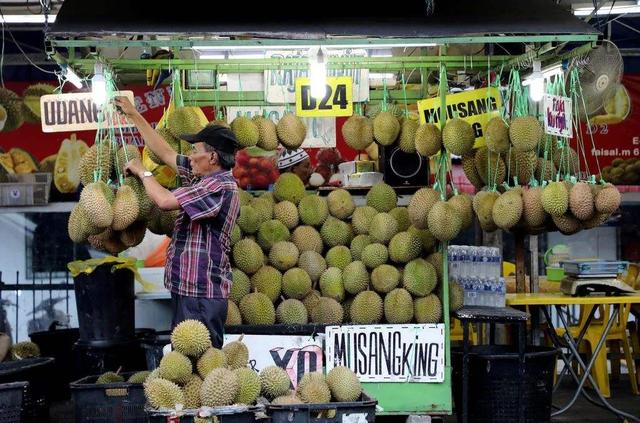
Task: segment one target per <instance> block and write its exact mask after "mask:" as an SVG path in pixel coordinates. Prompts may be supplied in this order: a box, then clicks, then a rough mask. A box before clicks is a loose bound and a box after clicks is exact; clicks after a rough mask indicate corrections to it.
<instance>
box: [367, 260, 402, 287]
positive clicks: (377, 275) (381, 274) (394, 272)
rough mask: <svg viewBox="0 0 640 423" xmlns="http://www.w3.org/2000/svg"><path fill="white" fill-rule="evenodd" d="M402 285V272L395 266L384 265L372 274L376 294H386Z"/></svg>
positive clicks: (372, 283)
mask: <svg viewBox="0 0 640 423" xmlns="http://www.w3.org/2000/svg"><path fill="white" fill-rule="evenodd" d="M399 283H400V272H399V271H398V269H397V268H395V267H394V266H391V265H388V264H383V265H380V266H378V267H376V268H375V269H373V272H371V285H372V286H373V289H375V290H376V292H379V293H380V294H386V293H387V292H390V291H391V290H393V289H394V288H395V287H396V286H398V284H399Z"/></svg>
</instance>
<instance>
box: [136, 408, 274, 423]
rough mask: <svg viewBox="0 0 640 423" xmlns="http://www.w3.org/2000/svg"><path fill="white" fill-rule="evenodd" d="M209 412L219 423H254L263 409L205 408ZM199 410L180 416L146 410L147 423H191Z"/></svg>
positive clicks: (189, 411) (183, 413)
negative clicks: (257, 414)
mask: <svg viewBox="0 0 640 423" xmlns="http://www.w3.org/2000/svg"><path fill="white" fill-rule="evenodd" d="M206 409H207V410H209V411H211V415H212V416H216V417H217V418H218V421H219V422H220V423H253V422H255V421H256V413H258V412H262V411H264V407H263V406H260V405H257V406H250V407H247V406H238V405H231V406H227V407H215V408H206ZM198 412H199V410H184V411H183V412H182V413H180V414H181V415H180V416H177V415H175V413H174V412H172V411H160V410H151V409H147V415H148V416H149V423H193V420H194V417H196V416H197V415H198Z"/></svg>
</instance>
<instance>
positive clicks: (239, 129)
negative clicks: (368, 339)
mask: <svg viewBox="0 0 640 423" xmlns="http://www.w3.org/2000/svg"><path fill="white" fill-rule="evenodd" d="M231 131H232V132H233V134H234V135H235V136H236V140H237V141H238V144H239V145H240V146H241V147H253V146H254V145H256V144H257V143H258V139H259V138H260V132H259V130H258V126H257V125H256V123H255V121H254V120H251V119H250V118H248V117H246V116H238V117H237V118H235V119H234V120H233V121H232V122H231Z"/></svg>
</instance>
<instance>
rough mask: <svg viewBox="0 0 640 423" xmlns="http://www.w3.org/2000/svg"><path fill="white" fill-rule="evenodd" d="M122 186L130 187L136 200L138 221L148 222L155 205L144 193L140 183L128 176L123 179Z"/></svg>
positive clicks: (138, 180)
mask: <svg viewBox="0 0 640 423" xmlns="http://www.w3.org/2000/svg"><path fill="white" fill-rule="evenodd" d="M124 185H128V186H130V187H131V189H133V192H134V193H135V195H136V198H137V199H138V220H139V221H146V220H148V219H149V217H151V213H152V210H153V208H154V206H155V203H154V202H153V200H152V199H151V198H150V197H149V195H148V194H147V192H146V191H145V189H144V185H143V184H142V181H141V180H140V179H138V178H136V177H133V176H129V177H126V178H124Z"/></svg>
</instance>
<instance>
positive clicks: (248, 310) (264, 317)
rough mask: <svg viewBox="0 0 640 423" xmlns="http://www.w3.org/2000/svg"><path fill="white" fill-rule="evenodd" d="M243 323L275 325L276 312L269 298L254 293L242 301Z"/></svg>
mask: <svg viewBox="0 0 640 423" xmlns="http://www.w3.org/2000/svg"><path fill="white" fill-rule="evenodd" d="M240 314H241V315H242V321H243V322H245V323H246V324H248V325H273V324H274V323H275V322H276V310H275V307H274V306H273V302H272V301H271V299H270V298H269V297H267V296H266V295H264V294H262V293H260V292H252V293H250V294H248V295H245V296H244V297H243V298H242V300H241V301H240Z"/></svg>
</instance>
